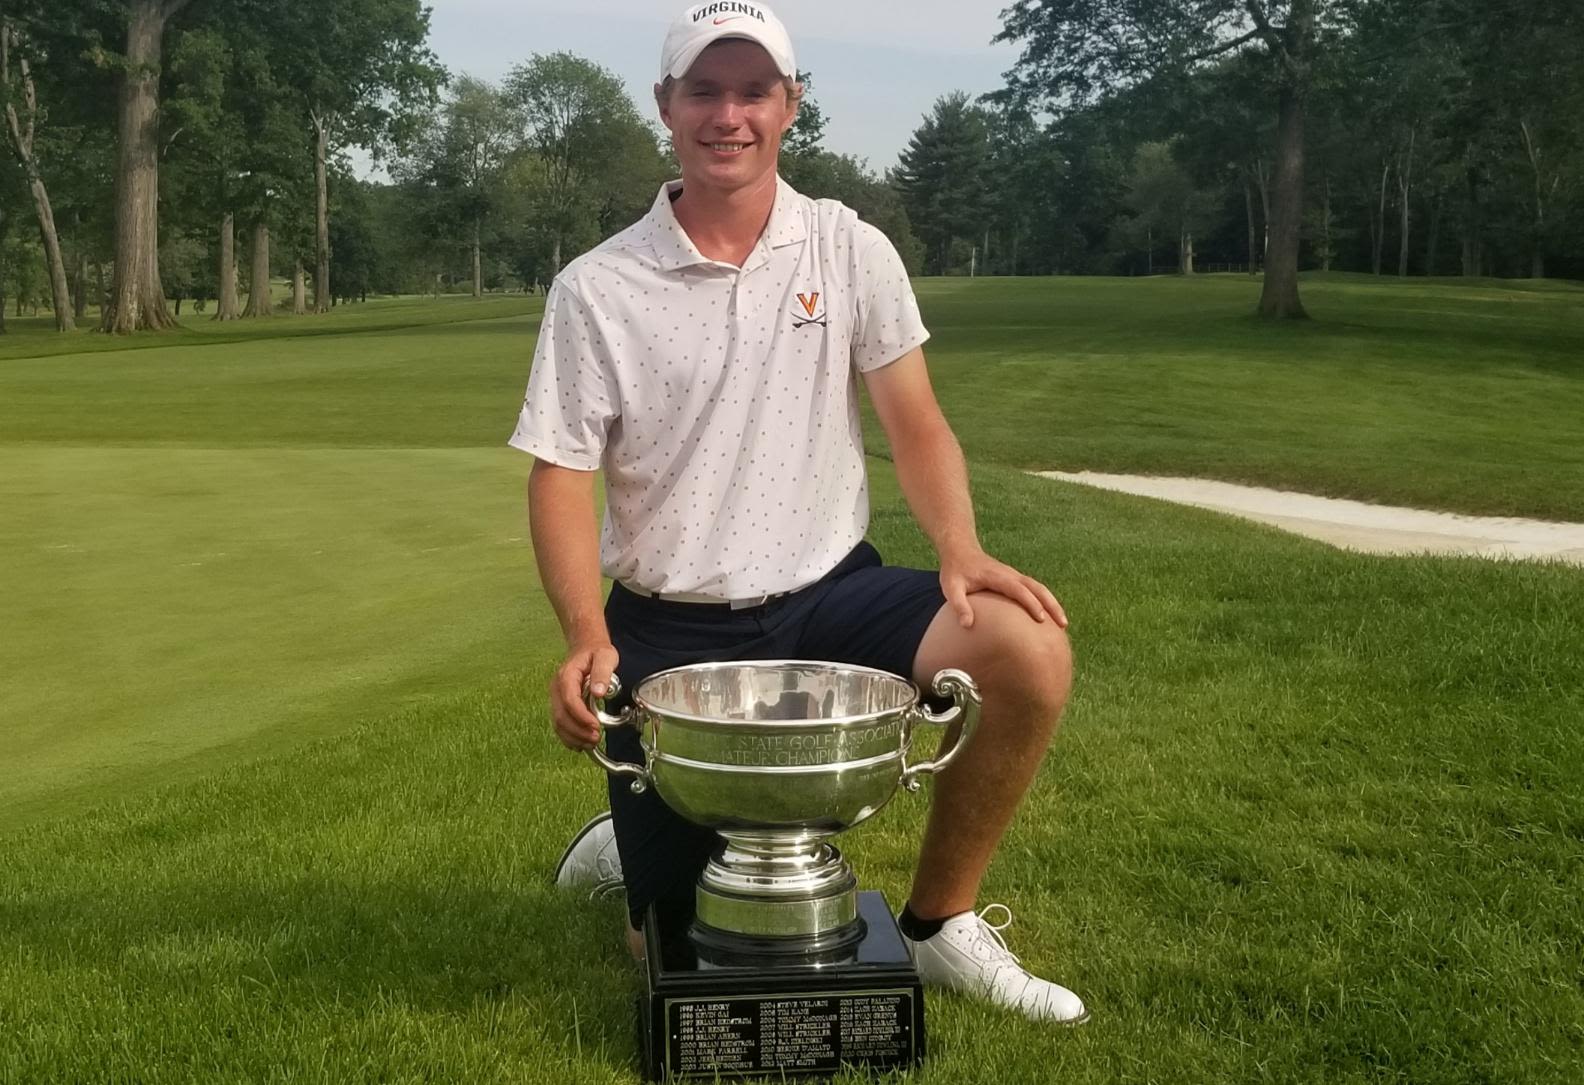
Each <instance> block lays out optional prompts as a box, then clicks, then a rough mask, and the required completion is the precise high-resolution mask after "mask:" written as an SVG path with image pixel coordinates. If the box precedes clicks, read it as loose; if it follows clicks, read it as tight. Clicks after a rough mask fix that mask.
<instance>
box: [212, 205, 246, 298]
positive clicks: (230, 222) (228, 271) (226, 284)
mask: <svg viewBox="0 0 1584 1085" xmlns="http://www.w3.org/2000/svg"><path fill="white" fill-rule="evenodd" d="M239 315H241V314H240V313H238V312H237V283H236V222H235V220H234V219H233V217H232V215H231V212H229V211H227V212H226V213H225V214H224V215H223V216H222V217H221V219H220V296H219V298H217V299H216V300H215V315H214V319H216V320H235V319H236V318H237V317H238V316H239Z"/></svg>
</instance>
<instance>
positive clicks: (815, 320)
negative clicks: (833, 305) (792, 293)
mask: <svg viewBox="0 0 1584 1085" xmlns="http://www.w3.org/2000/svg"><path fill="white" fill-rule="evenodd" d="M819 299H820V296H819V294H818V293H817V292H816V293H813V294H799V295H798V296H797V300H798V304H799V305H801V306H803V311H804V312H805V313H807V314H808V319H807V320H801V319H799V317H798V315H797V310H796V309H794V310H793V311H792V326H793V327H794V328H806V327H808V326H809V325H810V324H818V325H819V326H820V327H822V328H823V327H824V326H825V318H824V317H821V316H816V315H815V309H816V308H817V307H818V306H819Z"/></svg>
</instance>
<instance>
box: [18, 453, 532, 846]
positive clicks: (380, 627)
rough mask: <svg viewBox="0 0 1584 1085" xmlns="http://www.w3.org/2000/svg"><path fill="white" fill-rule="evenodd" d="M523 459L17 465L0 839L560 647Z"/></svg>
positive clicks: (228, 458)
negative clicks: (540, 577) (44, 819)
mask: <svg viewBox="0 0 1584 1085" xmlns="http://www.w3.org/2000/svg"><path fill="white" fill-rule="evenodd" d="M527 466H528V465H527V461H526V458H525V457H522V456H520V455H519V454H516V453H513V452H512V451H510V450H508V449H504V448H501V449H494V450H471V449H435V450H423V449H385V450H366V449H318V450H296V449H223V450H207V449H156V448H141V449H139V448H134V449H108V450H101V449H83V448H48V449H42V448H33V449H27V448H0V504H3V505H4V506H5V507H6V508H8V509H11V510H16V511H17V512H18V513H19V515H16V516H14V517H13V516H7V517H6V518H5V520H4V522H3V524H0V551H3V552H4V553H5V555H6V560H5V561H4V562H0V598H3V599H4V600H5V603H4V609H5V613H6V621H5V625H6V626H7V628H8V629H9V630H11V631H12V632H13V634H17V633H20V632H21V631H25V634H23V635H7V636H5V637H3V638H0V673H4V674H6V675H7V676H8V681H6V682H5V683H4V684H3V685H0V719H3V720H4V721H5V725H4V728H3V730H0V751H3V752H4V761H5V763H6V765H7V771H6V772H5V773H4V774H3V775H0V826H4V825H7V824H10V823H14V822H16V821H19V820H21V819H24V818H36V817H40V816H45V815H47V814H50V813H52V812H59V811H61V810H63V809H69V808H71V807H72V806H73V805H75V804H80V803H81V802H85V801H93V800H95V799H97V798H100V797H102V796H105V795H116V794H125V793H127V792H128V791H129V790H131V789H134V788H136V787H139V786H146V785H147V784H149V783H150V782H153V781H158V780H162V779H168V778H170V777H171V776H172V775H173V774H180V775H187V776H190V775H192V774H194V773H196V772H200V771H203V770H207V769H212V768H214V767H216V766H218V765H223V764H226V763H230V762H233V761H235V760H237V759H239V758H242V757H246V756H249V755H254V754H257V753H260V752H270V751H274V750H279V749H282V748H285V747H287V746H289V745H290V744H292V743H294V742H297V741H300V740H302V739H303V738H305V737H311V736H314V735H319V734H325V733H329V732H333V731H336V730H341V729H344V728H346V727H347V726H349V725H350V723H351V722H353V721H354V720H356V719H358V718H363V717H366V716H367V714H368V713H369V712H370V711H371V710H374V711H378V712H381V713H383V712H387V711H389V710H390V708H391V707H392V706H393V705H394V704H397V703H400V702H401V700H402V699H404V698H407V697H411V696H414V695H417V694H420V693H424V692H432V691H436V690H442V691H446V692H450V691H453V690H455V689H457V688H465V687H466V686H468V685H470V684H471V683H472V682H474V681H476V680H479V679H481V678H485V677H489V676H493V675H495V674H498V673H500V672H502V671H503V670H508V669H510V668H512V667H513V666H514V664H515V661H516V659H517V658H518V653H520V652H522V651H525V650H528V649H529V648H530V646H532V647H543V648H553V647H554V645H555V644H557V643H559V632H558V631H557V630H556V627H555V622H554V618H553V617H552V616H551V614H550V613H549V610H548V608H547V607H545V606H544V605H543V603H542V602H541V601H539V598H538V590H537V580H536V577H535V574H534V570H533V559H532V552H531V550H530V548H529V545H528V539H527V536H528V530H527V520H526V515H525V512H524V509H523V503H522V493H523V482H524V479H525V478H526V474H527Z"/></svg>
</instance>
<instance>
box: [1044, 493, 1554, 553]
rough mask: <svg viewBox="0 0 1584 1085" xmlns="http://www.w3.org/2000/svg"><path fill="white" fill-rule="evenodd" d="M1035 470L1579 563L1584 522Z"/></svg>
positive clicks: (1287, 526) (1365, 537)
mask: <svg viewBox="0 0 1584 1085" xmlns="http://www.w3.org/2000/svg"><path fill="white" fill-rule="evenodd" d="M1036 474H1038V475H1040V476H1041V477H1043V478H1054V479H1060V480H1062V481H1063V482H1077V483H1080V484H1082V485H1084V486H1098V487H1100V488H1102V489H1106V490H1120V491H1121V492H1123V493H1129V494H1137V495H1139V496H1140V497H1156V498H1160V499H1161V500H1163V501H1175V502H1177V503H1178V504H1182V505H1195V506H1197V507H1199V508H1202V509H1214V510H1215V511H1217V512H1225V513H1230V514H1231V515H1233V516H1242V517H1244V518H1246V519H1249V520H1258V521H1259V522H1260V523H1262V524H1270V525H1272V526H1274V527H1279V528H1282V529H1284V530H1286V531H1292V532H1296V533H1297V534H1299V535H1306V536H1308V537H1309V538H1311V539H1319V540H1320V541H1322V542H1327V543H1330V544H1331V545H1333V546H1340V547H1345V548H1346V549H1349V550H1361V551H1364V552H1366V553H1371V554H1469V555H1474V556H1478V557H1486V558H1546V559H1551V560H1556V561H1565V562H1570V563H1572V564H1575V565H1584V524H1562V523H1553V522H1550V521H1546V520H1525V519H1521V518H1518V517H1508V516H1463V515H1459V514H1458V513H1452V512H1430V511H1427V510H1425V509H1406V508H1398V507H1396V506H1392V505H1369V504H1365V503H1364V502H1362V501H1347V500H1343V499H1340V498H1334V497H1314V496H1312V495H1310V494H1300V493H1292V492H1290V491H1287V490H1267V489H1264V488H1262V487H1258V486H1238V485H1235V484H1233V483H1230V482H1211V481H1209V480H1206V479H1197V478H1157V477H1154V476H1150V475H1106V474H1100V473H1098V472H1094V471H1076V472H1069V471H1038V472H1036Z"/></svg>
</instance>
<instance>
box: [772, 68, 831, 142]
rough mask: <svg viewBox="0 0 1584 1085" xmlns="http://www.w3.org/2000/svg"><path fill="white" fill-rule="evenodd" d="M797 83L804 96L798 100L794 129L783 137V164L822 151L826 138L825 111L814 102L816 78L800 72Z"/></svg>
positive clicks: (793, 123) (788, 130)
mask: <svg viewBox="0 0 1584 1085" xmlns="http://www.w3.org/2000/svg"><path fill="white" fill-rule="evenodd" d="M797 82H798V83H799V84H800V85H801V86H802V87H803V96H802V97H801V98H799V99H798V111H797V116H796V117H795V118H794V119H793V121H792V127H791V128H788V129H787V131H786V135H784V136H782V137H781V161H782V162H785V161H787V159H789V158H791V159H796V158H798V157H799V156H802V155H806V154H813V153H814V152H816V151H818V150H819V149H820V141H821V140H823V139H824V138H825V111H824V110H823V109H821V108H820V105H819V103H818V102H816V101H815V100H814V77H813V76H812V75H810V74H809V73H808V72H802V71H800V72H798V73H797Z"/></svg>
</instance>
